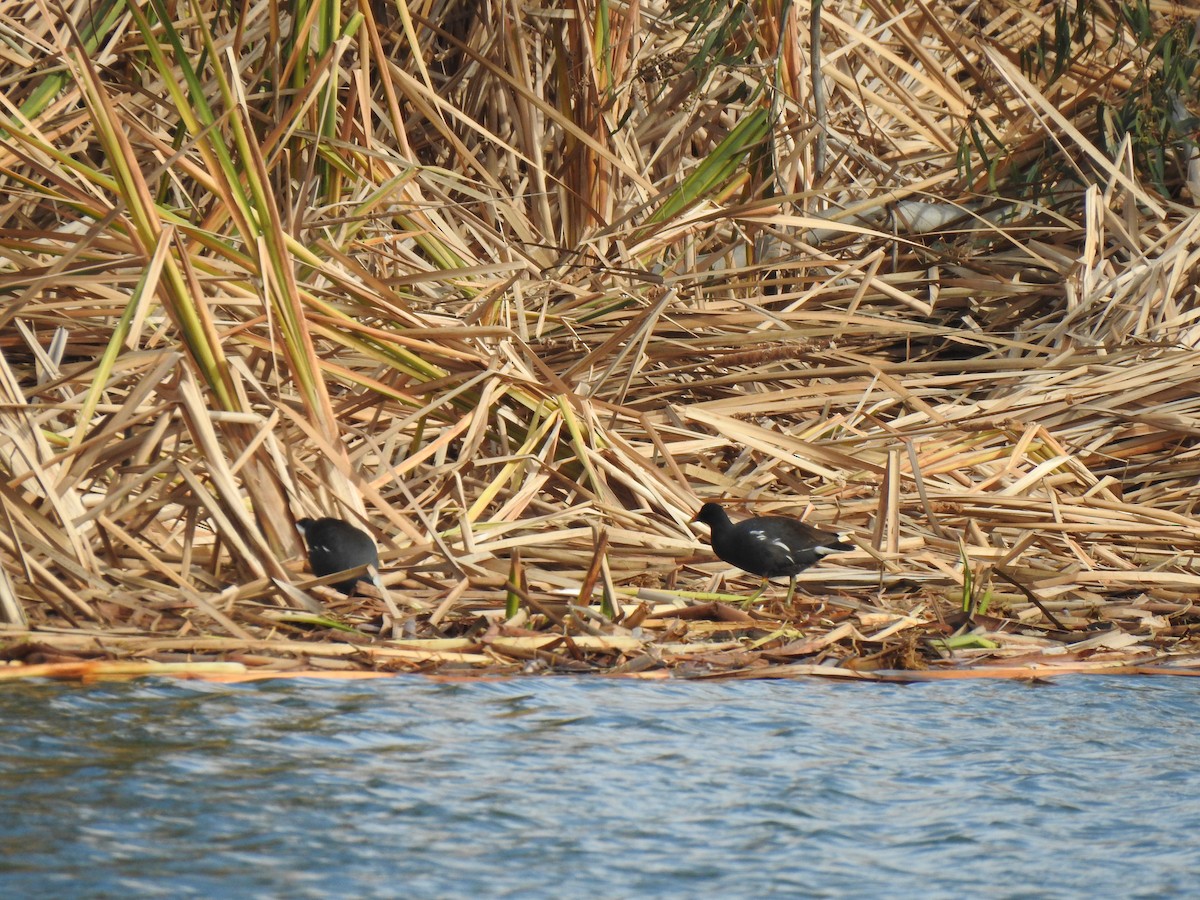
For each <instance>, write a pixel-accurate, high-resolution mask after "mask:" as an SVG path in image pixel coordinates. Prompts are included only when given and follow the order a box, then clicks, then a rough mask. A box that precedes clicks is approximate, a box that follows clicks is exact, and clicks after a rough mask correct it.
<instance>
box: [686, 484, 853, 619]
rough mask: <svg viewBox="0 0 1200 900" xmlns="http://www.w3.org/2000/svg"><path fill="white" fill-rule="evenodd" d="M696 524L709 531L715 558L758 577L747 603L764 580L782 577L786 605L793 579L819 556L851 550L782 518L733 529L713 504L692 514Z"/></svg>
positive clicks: (765, 518)
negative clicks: (787, 583) (785, 581)
mask: <svg viewBox="0 0 1200 900" xmlns="http://www.w3.org/2000/svg"><path fill="white" fill-rule="evenodd" d="M696 521H698V522H703V523H704V524H705V525H707V526H708V527H709V528H710V529H711V530H712V548H713V552H714V553H716V554H717V556H719V557H721V559H723V560H725V562H727V563H729V564H730V565H731V566H737V567H738V568H739V569H743V570H744V571H746V572H750V573H752V574H754V575H759V576H761V577H762V579H763V583H762V587H760V588H759V589H758V591H757V592H756V593H755V594H754V596H752V597H750V598H749V599H748V600H747V601H746V602H747V603H750V602H752V601H754V600H756V599H758V597H759V596H760V595H761V594H762V592H763V591H765V590H766V589H767V579H768V578H782V577H783V576H784V575H786V576H788V578H790V579H791V585H790V586H789V587H788V595H787V602H789V603H790V602H791V599H792V595H793V594H795V592H796V576H797V575H799V574H800V573H801V572H803V571H804V570H805V569H807V568H808V567H809V566H811V565H812V564H813V563H815V562H818V561H819V560H820V559H821V557H822V556H827V555H828V554H830V553H844V552H845V551H847V550H853V549H854V545H853V544H847V543H846V542H845V541H841V540H838V536H837V535H836V534H834V533H833V532H830V531H822V530H821V529H819V528H813V527H812V526H811V525H806V524H805V523H803V522H801V521H800V520H799V519H789V518H788V517H786V516H755V517H754V518H752V519H746V520H744V521H741V522H738V523H737V524H736V525H735V524H734V523H733V522H732V521H730V519H729V515H728V513H726V512H725V508H724V507H723V506H721V505H719V504H717V503H705V504H704V506H702V507H701V508H700V512H699V513H697V514H696Z"/></svg>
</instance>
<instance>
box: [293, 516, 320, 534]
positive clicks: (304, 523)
mask: <svg viewBox="0 0 1200 900" xmlns="http://www.w3.org/2000/svg"><path fill="white" fill-rule="evenodd" d="M316 524H317V522H316V520H315V519H297V520H296V527H297V528H298V529H299V530H300V533H301V534H303V535H305V536H307V535H308V529H310V528H312V527H313V526H314V525H316Z"/></svg>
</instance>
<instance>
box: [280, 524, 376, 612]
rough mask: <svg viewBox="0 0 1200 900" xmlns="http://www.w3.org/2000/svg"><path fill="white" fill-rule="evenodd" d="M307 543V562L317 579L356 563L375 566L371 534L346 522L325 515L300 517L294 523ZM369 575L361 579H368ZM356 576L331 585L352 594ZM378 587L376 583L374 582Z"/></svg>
mask: <svg viewBox="0 0 1200 900" xmlns="http://www.w3.org/2000/svg"><path fill="white" fill-rule="evenodd" d="M296 527H297V528H299V529H300V533H301V534H302V535H304V543H305V544H307V545H308V564H309V565H310V566H311V567H312V570H313V574H314V575H316V576H317V577H318V578H323V577H324V576H326V575H333V574H334V573H335V572H344V571H346V570H347V569H353V568H356V567H357V566H374V567H375V568H376V569H378V568H379V551H378V550H376V549H375V542H374V541H373V540H371V536H370V535H369V534H367V533H366V532H365V531H363V530H362V529H361V528H355V527H354V526H353V525H351V524H350V523H349V522H344V521H342V520H341V519H334V518H331V517H329V516H326V517H324V518H321V519H301V520H300V521H298V522H297V523H296ZM370 580H371V578H370V577H365V578H363V581H370ZM357 585H358V579H357V578H348V579H346V580H345V581H338V582H335V583H334V584H333V585H331V586H332V587H335V588H337V589H338V590H339V591H341V592H342V593H343V594H353V593H354V589H355V587H356V586H357ZM376 586H378V583H376Z"/></svg>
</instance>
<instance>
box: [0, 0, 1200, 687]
mask: <svg viewBox="0 0 1200 900" xmlns="http://www.w3.org/2000/svg"><path fill="white" fill-rule="evenodd" d="M1057 8H1058V7H1046V6H1043V5H1042V4H1034V3H1017V4H1012V3H1006V4H993V3H988V2H981V3H972V4H964V3H953V2H933V3H926V4H910V3H883V2H873V0H868V2H866V3H852V4H851V3H839V2H826V3H825V4H824V5H823V7H822V10H821V14H820V18H819V20H818V21H816V22H813V21H812V20H811V19H810V11H809V9H808V8H807V7H804V8H797V7H795V6H792V5H789V4H784V3H780V2H773V0H764V2H755V3H748V4H743V5H737V6H733V7H730V6H729V5H728V4H714V3H706V2H702V0H697V2H694V3H692V4H691V5H686V4H662V3H637V2H633V3H619V4H613V3H607V2H593V0H584V2H582V3H579V4H575V5H566V6H562V5H555V4H539V3H530V4H501V3H490V2H483V3H458V2H454V0H447V2H438V0H426V2H421V3H418V4H413V3H406V2H404V0H399V2H392V0H389V2H379V3H365V2H363V3H361V4H359V5H357V6H351V5H345V6H343V5H339V4H336V3H323V2H315V3H285V4H242V5H234V6H232V7H230V6H228V5H226V4H217V3H212V2H210V0H191V2H187V3H184V2H179V3H168V2H166V0H142V2H138V3H127V2H123V0H99V2H97V0H89V2H78V3H75V4H73V5H70V6H67V7H65V8H63V9H62V11H61V15H59V14H57V13H56V12H54V11H52V10H51V9H50V8H49V7H47V6H45V5H43V4H40V3H34V2H28V3H26V2H22V0H15V2H11V3H8V4H6V6H5V7H4V13H3V22H2V24H3V34H4V42H5V50H4V55H3V57H2V58H0V73H2V75H3V83H4V89H3V100H4V106H5V116H6V118H7V120H8V123H9V124H8V125H7V129H6V131H5V132H4V133H3V135H2V140H0V179H2V182H0V183H2V184H3V186H4V193H3V195H2V196H0V202H2V203H3V206H2V213H0V226H2V227H0V291H2V298H3V299H2V300H0V303H2V306H0V474H2V476H3V480H2V482H0V490H2V494H0V502H2V504H3V510H2V511H3V517H2V519H0V559H2V561H3V567H2V571H0V619H2V620H4V621H6V622H7V623H8V624H7V625H5V626H4V631H3V632H2V633H0V642H2V646H3V647H4V648H5V649H4V655H5V656H6V657H7V658H8V659H10V660H13V661H14V662H15V661H20V662H24V663H29V662H51V663H53V662H72V661H78V660H95V659H101V660H108V661H110V663H109V664H108V666H107V668H101V669H97V668H96V667H94V666H93V667H92V668H90V669H89V668H87V667H85V668H84V669H78V668H75V669H68V670H67V671H70V672H73V673H75V674H79V673H80V672H92V673H93V674H94V673H96V672H101V671H107V672H109V673H115V674H122V673H124V674H128V673H133V672H140V671H142V667H141V665H140V662H144V661H157V662H169V663H172V664H181V663H184V664H186V663H200V664H205V665H213V664H215V665H217V670H216V671H215V672H214V674H213V677H229V676H230V673H231V671H232V673H233V676H234V677H240V676H239V675H238V673H239V672H243V671H247V672H254V673H264V672H265V673H280V674H281V673H285V672H289V671H290V672H297V671H305V672H308V671H312V670H314V669H324V670H331V671H338V670H377V671H408V670H422V671H437V672H439V673H441V674H454V673H460V674H472V673H516V672H523V671H526V672H532V671H550V672H559V671H588V672H607V673H638V674H641V675H643V676H646V677H654V676H662V675H664V674H669V673H674V674H685V675H692V676H701V675H709V676H711V675H719V676H739V677H754V676H773V677H786V676H791V675H796V674H807V673H816V674H827V675H840V676H845V677H858V678H862V677H881V673H882V677H917V670H926V671H941V670H951V671H953V672H954V673H961V672H963V671H972V672H981V671H992V672H995V673H996V674H1013V673H1016V674H1022V675H1028V674H1031V673H1035V672H1043V671H1059V670H1066V669H1072V670H1087V669H1091V670H1096V669H1103V670H1116V669H1125V670H1136V671H1146V670H1147V667H1151V666H1153V667H1157V668H1158V669H1162V668H1163V667H1167V666H1169V667H1171V669H1172V670H1173V671H1185V670H1187V668H1188V667H1189V666H1191V665H1193V664H1194V661H1195V660H1196V659H1197V658H1198V657H1197V656H1196V650H1197V644H1196V641H1195V640H1194V638H1193V633H1194V632H1195V631H1196V629H1198V628H1200V612H1198V611H1197V610H1195V609H1194V608H1193V606H1194V599H1195V598H1196V597H1197V596H1200V573H1198V572H1197V571H1196V567H1195V557H1196V553H1197V551H1198V550H1200V524H1198V522H1197V520H1195V519H1194V518H1193V516H1194V513H1195V505H1196V503H1197V501H1198V500H1200V487H1198V486H1197V479H1198V476H1200V441H1198V438H1200V390H1198V388H1197V386H1198V384H1200V352H1198V351H1197V349H1196V348H1197V342H1198V340H1200V321H1198V316H1200V304H1197V298H1196V293H1197V284H1198V283H1200V266H1198V259H1200V251H1198V250H1197V247H1198V246H1200V219H1198V218H1197V216H1196V213H1195V204H1194V193H1193V192H1194V190H1195V189H1196V187H1197V185H1198V184H1200V175H1197V174H1196V167H1197V162H1196V160H1194V159H1193V158H1192V157H1193V155H1194V153H1193V144H1192V140H1191V139H1192V137H1194V135H1193V134H1192V133H1191V130H1194V122H1195V120H1194V119H1192V118H1190V116H1191V115H1192V114H1193V113H1194V111H1195V110H1194V109H1192V108H1191V107H1192V106H1194V104H1193V102H1192V101H1193V100H1194V97H1193V95H1192V93H1191V91H1192V90H1194V88H1195V85H1194V84H1193V78H1192V74H1191V68H1190V67H1189V66H1187V65H1183V64H1181V63H1180V62H1179V60H1181V59H1182V60H1184V62H1185V63H1186V62H1187V61H1188V60H1190V59H1191V57H1190V56H1189V55H1188V54H1189V53H1191V52H1192V50H1191V47H1190V45H1189V44H1188V42H1187V39H1186V35H1187V33H1186V29H1187V28H1191V23H1190V22H1189V23H1183V22H1177V21H1174V20H1171V19H1170V18H1168V16H1169V14H1170V10H1171V9H1172V8H1171V7H1168V6H1166V5H1161V6H1160V5H1158V4H1151V5H1150V6H1137V7H1121V6H1116V5H1109V4H1104V3H1083V4H1078V5H1075V6H1071V5H1070V4H1067V5H1062V8H1061V10H1060V11H1059V13H1058V17H1057V18H1050V19H1046V18H1044V16H1048V15H1051V16H1052V15H1053V10H1054V9H1057ZM57 9H58V8H57V7H56V10H57ZM814 33H815V34H816V35H817V37H818V38H819V43H820V47H821V53H820V61H819V67H820V71H821V73H822V77H820V78H815V79H814V78H813V72H812V66H811V62H812V52H811V51H812V42H811V38H812V35H813V34H814ZM1164 40H1168V41H1169V40H1174V41H1176V43H1174V44H1170V43H1168V44H1164V43H1163V41H1164ZM1164 60H1167V61H1166V62H1164ZM1181 65H1182V69H1180V66H1181ZM1171 66H1174V67H1175V68H1171ZM1167 75H1170V76H1171V78H1173V79H1174V80H1171V81H1169V83H1167V81H1166V76H1167ZM1164 83H1166V84H1167V86H1166V87H1164ZM1189 104H1190V105H1189ZM1167 106H1169V107H1170V110H1169V112H1170V114H1169V115H1167V114H1166V113H1164V109H1166V107H1167ZM1160 114H1161V115H1160ZM1156 116H1157V117H1156ZM1164 123H1165V124H1164ZM720 498H725V499H727V500H729V501H730V502H731V504H732V506H733V507H734V509H733V511H734V513H735V516H736V515H738V514H747V513H750V512H753V513H758V514H762V513H767V512H779V513H785V514H789V515H797V516H803V517H805V518H806V519H807V520H809V521H811V522H813V523H815V524H817V525H819V526H821V527H827V528H836V529H841V530H844V531H847V532H849V533H850V534H851V535H853V539H854V541H855V543H856V544H857V545H858V547H859V548H860V549H859V550H858V551H856V552H853V553H848V554H844V555H839V556H836V557H832V558H830V559H828V560H826V561H825V562H824V563H822V564H821V565H820V566H817V567H815V568H813V569H810V570H809V571H807V572H805V573H804V574H803V575H802V576H801V577H800V584H801V588H802V589H803V590H802V592H801V595H800V596H799V597H798V598H797V600H796V601H795V602H794V603H793V604H792V605H791V606H788V607H786V608H785V607H784V606H783V605H782V603H781V602H780V601H781V599H782V597H783V595H784V591H782V590H776V591H773V592H770V593H768V595H766V598H765V600H764V601H763V602H762V603H760V604H759V605H757V606H755V607H753V608H751V609H750V610H748V611H743V610H742V609H741V608H739V607H738V606H737V605H736V602H735V601H736V600H737V599H738V597H739V596H740V595H744V594H746V593H749V592H750V591H751V590H752V589H753V587H754V585H755V584H756V579H754V578H752V577H749V576H746V577H742V576H740V575H739V573H736V572H733V571H731V570H730V569H729V568H728V567H727V566H725V565H724V564H723V563H720V562H719V561H716V560H715V559H714V558H713V557H712V554H711V552H710V551H709V550H708V548H707V546H706V544H705V541H704V540H703V539H702V538H703V537H704V530H703V529H702V528H701V529H697V528H696V527H695V526H693V525H691V524H690V521H689V520H690V519H691V518H692V516H693V515H694V514H695V512H696V511H697V510H698V508H699V506H700V504H701V503H702V502H704V501H705V500H711V499H720ZM327 514H331V515H338V516H342V517H344V518H347V519H350V520H352V521H356V522H359V523H360V524H362V525H364V527H367V528H369V529H370V530H371V532H372V533H373V534H374V535H375V537H376V539H377V541H378V543H379V545H380V550H381V558H382V561H383V567H384V571H383V580H384V584H385V585H386V587H387V590H386V592H385V595H384V596H380V597H368V598H361V597H360V598H355V599H352V600H346V599H342V598H340V597H339V596H338V595H336V594H334V593H332V592H328V591H326V590H325V589H323V588H321V587H314V586H313V579H311V577H309V576H307V575H305V574H304V573H303V570H302V569H303V567H302V562H301V560H302V556H301V545H300V543H299V536H298V534H296V532H295V529H294V525H293V523H294V521H295V520H296V519H297V518H300V517H303V516H318V515H327ZM231 664H234V665H232V666H231ZM114 666H115V667H116V668H113V667H114ZM1055 666H1057V667H1058V668H1055ZM243 667H244V668H243ZM989 667H991V668H990V669H989ZM184 668H185V669H186V666H185V667H184ZM18 669H19V667H17V666H11V667H9V669H8V671H9V672H10V673H13V674H15V673H17V672H18ZM202 670H203V667H202ZM898 670H905V672H906V673H907V674H896V673H897V671H898ZM23 671H28V672H29V673H33V672H38V673H41V672H44V671H47V670H35V669H32V668H31V669H28V670H23ZM210 671H212V670H210ZM888 673H892V674H888Z"/></svg>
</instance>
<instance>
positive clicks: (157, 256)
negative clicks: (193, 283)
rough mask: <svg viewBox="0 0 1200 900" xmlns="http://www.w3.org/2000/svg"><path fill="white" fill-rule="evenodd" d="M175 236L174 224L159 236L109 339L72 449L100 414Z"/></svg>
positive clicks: (85, 404) (88, 395) (84, 404)
mask: <svg viewBox="0 0 1200 900" xmlns="http://www.w3.org/2000/svg"><path fill="white" fill-rule="evenodd" d="M174 234H175V230H174V228H172V227H171V226H170V225H168V226H167V227H166V228H164V229H163V230H162V233H161V234H160V235H159V239H158V245H157V246H156V247H155V248H154V255H153V256H152V257H151V259H150V262H149V264H148V265H147V266H146V268H145V271H143V272H142V277H141V278H139V279H138V283H137V285H136V287H134V289H133V295H132V296H131V297H130V298H129V303H127V304H126V306H125V311H124V312H123V313H121V318H120V319H118V320H117V324H116V327H114V328H113V333H112V336H111V337H110V338H109V339H108V345H107V346H106V347H105V348H104V353H103V354H101V356H100V360H99V362H98V363H97V364H96V374H95V376H93V378H92V384H91V387H89V388H88V392H87V395H86V396H85V397H84V398H83V406H82V407H81V408H80V410H79V416H78V418H77V420H76V421H78V422H79V427H78V428H76V429H75V433H74V435H73V436H72V438H71V445H72V446H78V445H79V444H80V443H81V442H82V441H83V438H84V435H85V434H86V433H87V423H88V422H90V421H91V420H92V416H93V415H94V414H95V412H96V407H97V405H99V403H100V395H101V394H102V393H104V387H105V385H107V384H108V378H109V376H110V375H111V374H112V371H113V367H114V366H115V365H116V362H117V358H118V357H119V356H120V355H121V353H122V351H124V349H125V341H126V339H127V338H128V337H129V329H130V327H131V325H132V323H133V319H134V317H135V316H136V315H137V312H138V309H139V308H140V307H141V306H143V305H144V304H146V303H149V302H150V301H151V299H152V298H153V296H154V291H155V288H156V286H157V285H158V278H159V275H160V274H161V273H162V269H163V265H164V263H165V262H166V259H167V254H168V253H169V252H170V249H171V240H172V238H173V236H174Z"/></svg>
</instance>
